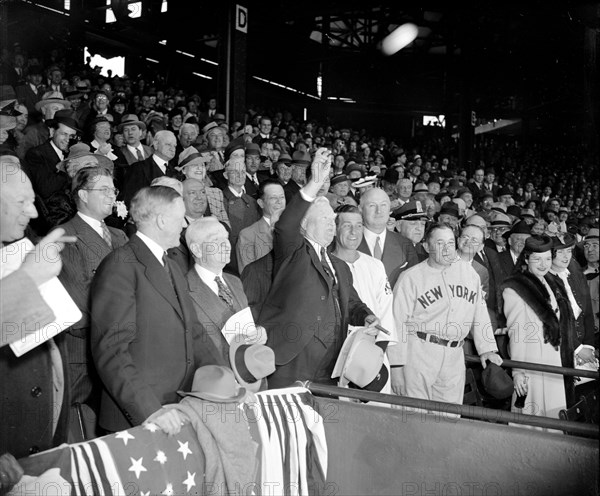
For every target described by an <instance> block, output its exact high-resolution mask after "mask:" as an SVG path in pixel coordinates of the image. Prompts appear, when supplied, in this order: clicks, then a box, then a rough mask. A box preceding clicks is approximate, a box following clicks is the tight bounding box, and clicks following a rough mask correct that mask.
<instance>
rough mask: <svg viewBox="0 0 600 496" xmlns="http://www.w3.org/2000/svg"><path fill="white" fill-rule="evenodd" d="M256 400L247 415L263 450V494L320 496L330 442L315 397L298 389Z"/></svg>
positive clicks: (262, 394) (263, 395)
mask: <svg viewBox="0 0 600 496" xmlns="http://www.w3.org/2000/svg"><path fill="white" fill-rule="evenodd" d="M253 398H255V399H256V403H253V402H252V401H250V400H247V401H246V411H247V418H248V419H249V422H253V423H254V424H255V425H253V426H251V432H255V433H257V434H256V435H257V437H258V438H259V439H256V441H257V442H259V444H260V446H261V481H263V482H262V484H263V486H264V488H263V489H264V491H263V492H264V493H265V494H266V493H267V492H269V491H270V492H271V493H272V494H273V493H274V494H285V495H289V496H305V495H312V494H319V493H320V492H321V489H322V488H323V486H324V484H325V480H326V477H327V442H326V439H325V428H324V425H323V418H322V417H321V415H320V414H319V413H318V412H317V411H316V409H315V408H316V403H315V401H314V399H313V396H312V395H311V394H310V392H309V391H308V390H307V389H305V388H300V387H295V388H286V389H276V390H271V391H263V392H260V393H257V394H256V395H254V397H253ZM253 427H255V429H253ZM265 481H266V482H265Z"/></svg>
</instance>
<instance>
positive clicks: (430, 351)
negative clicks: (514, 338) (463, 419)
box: [394, 224, 502, 404]
mask: <svg viewBox="0 0 600 496" xmlns="http://www.w3.org/2000/svg"><path fill="white" fill-rule="evenodd" d="M425 249H426V250H427V253H428V254H429V257H428V259H427V260H425V261H423V262H421V263H419V264H418V265H416V266H415V267H412V268H410V269H408V270H406V271H405V272H403V273H402V274H400V277H399V279H398V283H397V284H396V286H395V287H394V319H395V321H396V329H397V331H398V333H399V338H400V339H401V340H402V342H407V344H408V360H407V362H406V365H405V366H404V368H403V383H402V384H401V385H397V386H396V387H401V394H403V395H406V396H412V397H414V398H423V399H428V400H434V401H444V402H450V403H459V404H462V401H463V394H464V387H465V359H464V352H463V349H462V346H463V343H464V339H465V338H466V337H467V336H468V334H469V332H471V333H472V336H473V340H474V342H475V347H476V348H477V352H478V353H479V357H480V359H481V363H482V365H483V367H484V368H485V367H486V360H490V361H491V362H492V363H495V364H496V365H500V364H501V363H502V359H501V358H500V357H499V356H498V355H497V348H496V341H495V339H494V332H493V329H492V328H491V324H490V318H489V315H488V313H487V309H486V306H485V299H484V297H483V293H482V291H481V282H480V280H479V276H478V275H477V273H476V272H475V270H474V269H473V268H472V267H471V266H470V265H468V264H464V263H456V246H455V240H454V232H453V231H452V229H451V228H450V227H449V226H447V225H446V224H434V225H433V226H432V227H430V228H429V230H428V232H427V234H426V235H425Z"/></svg>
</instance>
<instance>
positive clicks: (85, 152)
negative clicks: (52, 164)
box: [56, 143, 115, 172]
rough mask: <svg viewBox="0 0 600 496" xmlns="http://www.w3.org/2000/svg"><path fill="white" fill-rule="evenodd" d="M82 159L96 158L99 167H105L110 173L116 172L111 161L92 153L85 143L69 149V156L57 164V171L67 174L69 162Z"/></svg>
mask: <svg viewBox="0 0 600 496" xmlns="http://www.w3.org/2000/svg"><path fill="white" fill-rule="evenodd" d="M82 157H95V158H96V159H97V160H98V167H104V168H105V169H108V170H110V171H112V170H114V168H115V164H114V163H113V161H112V160H111V159H109V158H108V157H106V156H105V155H101V154H99V153H92V151H91V149H90V147H89V146H88V145H86V144H85V143H75V144H74V145H73V146H72V147H71V148H69V155H67V157H65V159H64V160H62V161H60V162H59V163H58V164H56V168H57V170H60V171H63V172H67V163H68V162H69V160H73V159H76V158H82Z"/></svg>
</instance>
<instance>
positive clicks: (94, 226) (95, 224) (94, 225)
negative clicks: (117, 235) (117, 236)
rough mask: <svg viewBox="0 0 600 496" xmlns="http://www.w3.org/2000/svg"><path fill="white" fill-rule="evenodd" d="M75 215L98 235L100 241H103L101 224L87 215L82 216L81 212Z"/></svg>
mask: <svg viewBox="0 0 600 496" xmlns="http://www.w3.org/2000/svg"><path fill="white" fill-rule="evenodd" d="M77 215H79V217H81V220H82V221H83V222H85V223H86V224H87V225H88V226H90V227H91V228H92V229H93V230H94V231H96V232H97V233H98V234H99V236H100V237H101V238H102V239H104V233H103V232H102V222H100V221H99V220H97V219H93V218H92V217H90V216H89V215H85V214H82V213H81V212H77Z"/></svg>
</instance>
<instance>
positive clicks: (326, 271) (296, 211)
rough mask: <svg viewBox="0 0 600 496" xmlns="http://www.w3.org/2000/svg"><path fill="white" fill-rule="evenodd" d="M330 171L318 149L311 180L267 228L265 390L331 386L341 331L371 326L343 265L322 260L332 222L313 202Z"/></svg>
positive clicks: (321, 203) (318, 201) (321, 202)
mask: <svg viewBox="0 0 600 496" xmlns="http://www.w3.org/2000/svg"><path fill="white" fill-rule="evenodd" d="M330 167H331V156H330V152H328V151H327V149H325V148H320V149H319V150H317V152H316V154H315V159H314V161H313V163H312V172H313V174H312V179H311V180H310V181H309V182H308V183H307V184H306V186H304V187H303V188H302V190H301V192H300V193H299V194H298V195H297V196H296V197H295V198H294V200H293V201H292V203H291V204H290V205H289V206H288V207H287V208H286V209H285V210H284V211H283V213H282V215H281V217H280V219H279V221H278V222H277V224H276V225H275V236H274V237H275V239H274V242H273V250H274V254H275V275H274V280H273V285H272V286H271V291H270V292H269V296H268V297H267V300H266V302H265V304H264V305H263V308H262V311H261V313H260V318H259V321H260V322H261V323H263V325H264V326H265V328H266V330H267V336H268V337H267V345H268V346H269V347H271V348H272V349H273V351H274V352H275V364H276V366H277V370H276V371H275V372H274V373H273V374H272V375H271V376H269V379H268V380H269V386H270V387H273V388H277V387H284V386H289V385H291V384H293V383H294V382H295V381H297V380H311V381H316V382H322V383H326V384H332V383H333V381H332V379H331V373H332V372H333V366H334V365H335V361H336V359H337V356H338V354H339V351H340V349H341V346H342V342H343V340H344V337H345V336H346V333H347V328H348V324H352V325H367V326H371V327H372V326H374V325H377V324H378V323H379V319H377V318H376V317H375V316H374V315H372V312H371V311H370V310H369V308H368V307H367V306H366V305H365V304H364V303H363V302H361V301H360V299H359V298H358V295H357V294H356V290H355V289H354V288H353V287H352V275H351V273H350V270H349V269H348V266H347V265H346V264H345V263H344V262H342V261H341V260H339V259H337V258H336V257H334V256H332V255H329V254H327V246H329V244H330V243H331V242H332V241H333V238H334V236H335V222H334V219H335V215H334V213H333V210H332V209H331V207H330V205H329V202H328V201H327V199H326V198H317V192H318V191H319V190H320V189H321V187H322V185H323V182H324V180H325V178H326V177H329V170H330Z"/></svg>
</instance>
